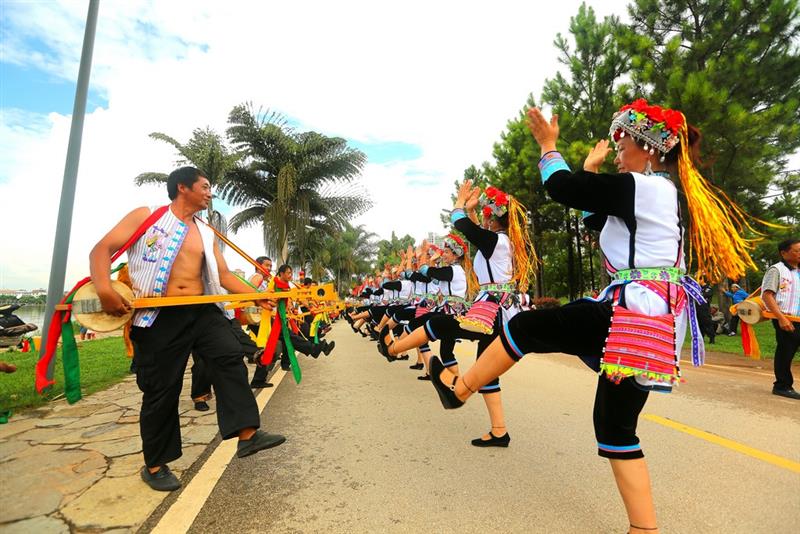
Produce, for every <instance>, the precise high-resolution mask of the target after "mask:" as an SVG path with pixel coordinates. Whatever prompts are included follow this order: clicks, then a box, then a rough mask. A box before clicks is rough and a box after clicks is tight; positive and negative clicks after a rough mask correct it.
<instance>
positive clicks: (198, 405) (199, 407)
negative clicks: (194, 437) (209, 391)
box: [194, 401, 211, 412]
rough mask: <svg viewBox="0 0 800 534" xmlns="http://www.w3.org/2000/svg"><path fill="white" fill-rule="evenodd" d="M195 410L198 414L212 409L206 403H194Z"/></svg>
mask: <svg viewBox="0 0 800 534" xmlns="http://www.w3.org/2000/svg"><path fill="white" fill-rule="evenodd" d="M194 409H195V410H197V411H198V412H207V411H208V410H210V409H211V407H209V405H208V403H207V402H206V401H197V402H195V403H194Z"/></svg>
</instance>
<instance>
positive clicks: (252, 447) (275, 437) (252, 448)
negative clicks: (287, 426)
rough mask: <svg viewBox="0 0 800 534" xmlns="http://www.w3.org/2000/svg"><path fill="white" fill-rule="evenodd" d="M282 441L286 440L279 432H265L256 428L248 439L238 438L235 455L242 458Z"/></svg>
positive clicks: (275, 445)
mask: <svg viewBox="0 0 800 534" xmlns="http://www.w3.org/2000/svg"><path fill="white" fill-rule="evenodd" d="M284 441H286V438H285V437H283V436H281V435H280V434H267V433H266V432H262V431H260V430H256V433H255V434H253V437H251V438H250V439H240V440H239V443H238V444H237V445H236V456H238V457H239V458H244V457H245V456H250V455H251V454H255V453H257V452H258V451H263V450H264V449H271V448H272V447H277V446H278V445H280V444H281V443H283V442H284Z"/></svg>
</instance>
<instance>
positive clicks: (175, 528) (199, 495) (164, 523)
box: [151, 369, 286, 534]
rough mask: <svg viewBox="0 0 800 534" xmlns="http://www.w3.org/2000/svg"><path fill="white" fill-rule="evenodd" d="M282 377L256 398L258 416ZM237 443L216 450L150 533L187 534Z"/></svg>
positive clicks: (278, 373) (283, 373)
mask: <svg viewBox="0 0 800 534" xmlns="http://www.w3.org/2000/svg"><path fill="white" fill-rule="evenodd" d="M284 376H286V371H284V370H282V369H278V370H277V371H275V374H273V375H272V376H271V377H270V380H271V381H272V383H273V384H275V386H274V387H272V388H265V389H263V390H262V391H261V393H259V394H258V397H256V403H257V404H258V413H259V414H261V412H263V411H264V408H266V406H267V403H268V402H269V401H270V399H271V398H272V395H273V393H275V390H277V389H278V386H280V385H281V382H282V381H283V378H284ZM237 442H238V440H236V439H227V440H223V441H222V442H220V444H219V445H217V448H216V449H215V450H214V452H212V453H211V456H209V458H208V460H206V462H205V463H204V464H203V466H202V467H201V468H200V470H199V471H198V472H197V474H196V475H195V476H194V477H193V478H192V480H191V482H189V485H188V486H186V488H184V490H183V491H182V492H181V494H180V495H179V496H178V498H177V499H176V500H175V502H174V503H172V506H170V507H169V508H168V509H167V511H166V512H165V513H164V515H163V516H161V519H159V521H158V523H157V524H156V526H155V527H154V528H153V530H152V531H151V533H152V534H174V533H176V532H187V531H188V530H189V529H190V528H191V526H192V524H193V523H194V520H195V518H196V517H197V514H199V513H200V510H202V508H203V506H204V505H205V503H206V501H207V500H208V497H209V495H211V492H212V491H213V490H214V488H215V487H216V485H217V482H219V479H220V478H222V475H223V474H224V473H225V470H226V469H227V468H228V464H229V463H230V462H231V460H233V458H234V456H235V455H236V443H237Z"/></svg>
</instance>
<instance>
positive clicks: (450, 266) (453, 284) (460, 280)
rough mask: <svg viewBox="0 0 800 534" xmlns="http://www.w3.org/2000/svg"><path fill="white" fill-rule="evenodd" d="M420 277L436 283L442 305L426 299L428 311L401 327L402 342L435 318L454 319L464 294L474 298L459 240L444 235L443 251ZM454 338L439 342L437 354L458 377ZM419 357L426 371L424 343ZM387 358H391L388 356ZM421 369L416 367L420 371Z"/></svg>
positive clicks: (472, 278)
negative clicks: (402, 330)
mask: <svg viewBox="0 0 800 534" xmlns="http://www.w3.org/2000/svg"><path fill="white" fill-rule="evenodd" d="M438 259H441V263H442V266H441V267H436V266H435V264H436V262H437V260H438ZM420 276H423V277H426V278H428V279H430V280H431V281H435V282H437V285H436V286H435V287H437V288H438V293H439V295H441V298H442V301H441V303H439V304H435V303H434V302H433V299H432V298H428V299H426V308H428V309H429V310H430V311H427V312H425V313H421V314H420V315H418V316H416V317H415V318H414V319H412V320H411V321H409V323H408V324H407V325H406V326H405V333H404V334H403V336H402V337H401V339H404V338H405V337H407V336H408V335H409V334H411V333H412V332H413V331H414V330H416V329H417V328H419V327H421V326H423V325H424V324H425V323H427V322H428V321H429V320H430V319H432V318H433V317H437V316H439V315H447V316H455V315H460V314H463V313H465V312H466V311H467V309H469V304H468V302H467V294H468V291H469V290H471V293H472V294H473V295H474V294H475V292H476V289H477V279H476V278H475V273H474V272H473V270H472V262H471V260H470V257H469V249H468V247H467V244H466V243H465V242H464V240H463V239H461V238H460V237H459V236H457V235H455V234H448V235H447V237H445V239H444V248H443V249H442V250H441V251H439V250H437V251H435V252H434V254H433V255H432V256H430V258H429V259H428V261H427V262H425V263H424V264H423V265H422V266H421V267H420ZM383 341H384V348H385V347H387V346H388V343H389V341H388V339H386V338H384V340H383ZM455 344H456V338H454V337H447V338H443V339H441V340H440V342H439V354H440V355H441V359H442V362H443V364H444V365H445V367H448V368H450V370H451V372H453V373H454V374H456V375H457V374H458V361H457V360H456V357H455V354H454V348H455ZM417 350H418V351H419V355H420V356H419V357H420V358H421V361H422V362H423V363H424V364H425V367H426V368H427V365H428V360H429V359H430V356H431V349H430V346H429V345H428V343H423V344H422V345H420V346H419V347H417ZM386 354H387V358H388V359H390V360H391V359H392V358H393V357H392V356H390V355H388V351H387V352H386ZM421 368H422V367H418V369H421ZM418 379H419V380H430V374H429V373H428V372H426V373H425V374H424V375H422V376H420V377H418Z"/></svg>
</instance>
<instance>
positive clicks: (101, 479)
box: [0, 371, 218, 534]
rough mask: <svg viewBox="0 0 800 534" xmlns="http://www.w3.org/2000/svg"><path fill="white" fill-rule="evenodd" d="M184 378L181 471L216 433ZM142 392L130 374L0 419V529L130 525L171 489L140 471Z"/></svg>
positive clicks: (130, 528)
mask: <svg viewBox="0 0 800 534" xmlns="http://www.w3.org/2000/svg"><path fill="white" fill-rule="evenodd" d="M190 383H191V375H190V374H189V373H188V371H187V374H186V375H185V377H184V388H183V394H182V395H183V396H182V398H181V402H180V413H181V435H182V438H183V457H181V458H180V459H179V460H177V461H175V462H172V463H171V464H170V468H171V469H172V471H173V472H174V473H175V474H176V475H177V476H178V477H179V478H180V477H181V474H182V473H183V472H185V471H186V470H187V469H189V468H190V467H191V466H192V464H193V463H194V462H195V461H196V460H197V459H198V458H199V457H200V455H201V454H202V453H203V451H204V450H205V449H206V447H207V446H208V444H209V443H211V441H212V440H213V439H214V437H215V436H216V435H217V433H218V428H217V416H216V412H215V409H214V408H215V402H214V400H213V399H212V400H211V401H210V402H209V405H210V406H211V410H210V411H208V412H198V411H195V410H194V404H193V402H192V401H191V399H190V397H189V390H190ZM140 401H141V393H140V392H139V390H138V388H137V387H136V381H135V378H134V377H133V376H130V377H128V378H126V379H125V380H124V381H122V382H121V383H119V384H117V385H115V386H112V387H111V388H109V389H107V390H105V391H100V392H97V393H95V394H93V395H90V396H88V397H86V398H84V399H83V400H81V401H79V402H77V403H76V404H73V405H69V404H67V402H66V401H65V400H60V401H55V402H52V403H51V404H49V405H48V406H46V407H45V408H39V409H37V410H35V411H32V412H29V413H27V414H21V415H16V416H14V417H13V418H12V419H11V420H10V421H9V422H8V424H5V425H0V479H2V483H0V532H2V533H6V532H9V533H10V532H14V533H17V532H32V533H34V532H35V533H37V534H38V533H62V532H107V531H114V532H134V531H136V529H137V528H138V527H139V525H141V524H142V523H143V522H144V521H145V520H146V519H147V518H148V517H149V516H150V514H151V513H152V512H153V510H155V508H156V507H157V506H158V505H159V504H160V503H161V502H162V501H163V500H164V499H165V498H166V497H167V496H168V495H169V493H166V492H156V491H152V490H150V489H149V488H148V487H147V486H146V485H145V484H144V482H142V480H141V479H140V477H139V470H140V469H141V467H142V465H144V460H143V458H142V443H141V439H140V438H139V403H140Z"/></svg>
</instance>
